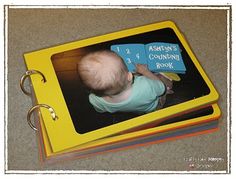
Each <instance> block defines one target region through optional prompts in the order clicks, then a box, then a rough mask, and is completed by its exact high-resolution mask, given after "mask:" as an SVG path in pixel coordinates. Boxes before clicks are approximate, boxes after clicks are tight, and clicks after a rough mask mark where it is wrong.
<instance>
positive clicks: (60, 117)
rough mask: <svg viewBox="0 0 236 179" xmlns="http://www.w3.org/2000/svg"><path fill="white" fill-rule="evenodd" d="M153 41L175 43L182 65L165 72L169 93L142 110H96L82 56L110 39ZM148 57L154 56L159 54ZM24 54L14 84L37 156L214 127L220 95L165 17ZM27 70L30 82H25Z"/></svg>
mask: <svg viewBox="0 0 236 179" xmlns="http://www.w3.org/2000/svg"><path fill="white" fill-rule="evenodd" d="M153 42H155V44H163V43H165V44H175V46H176V45H177V46H178V47H179V49H180V53H181V59H182V60H183V62H182V63H183V64H184V67H185V69H184V72H183V73H179V74H178V75H173V74H172V75H170V74H169V73H165V72H164V75H167V76H169V77H173V78H174V80H175V81H174V84H173V91H174V93H173V94H171V95H168V96H167V99H166V103H165V105H164V106H163V108H162V109H159V110H157V111H155V112H150V113H147V114H140V113H135V112H129V113H127V112H122V113H121V112H118V113H117V112H116V113H108V112H106V113H98V112H96V110H95V109H94V108H93V107H92V105H91V104H90V103H89V100H88V95H89V92H88V91H87V90H86V89H85V88H84V87H83V85H82V84H81V82H80V79H79V77H78V74H77V63H78V61H79V60H80V59H81V57H83V56H84V55H86V54H87V53H89V52H93V51H97V50H105V49H111V47H114V46H117V45H123V44H125V45H127V44H151V43H153ZM119 47H120V46H119ZM166 50H168V49H167V48H166ZM155 57H157V58H160V56H158V54H157V55H156V56H155ZM24 58H25V63H26V68H27V71H26V73H25V74H24V75H23V76H22V78H21V88H22V90H23V92H24V93H25V94H27V95H29V96H31V97H32V99H33V105H34V106H33V107H32V108H31V109H29V111H28V116H27V121H28V123H29V125H30V127H31V128H32V129H33V130H35V131H36V133H37V136H38V143H39V154H40V159H41V161H42V162H50V163H53V162H58V161H65V160H69V159H77V158H82V157H87V156H92V155H96V154H101V153H105V152H112V151H117V150H123V149H129V148H133V147H137V146H144V145H148V144H154V143H160V142H163V141H169V140H173V139H179V138H182V137H187V136H193V135H199V134H204V133H208V132H213V131H216V130H217V129H218V119H219V117H220V109H219V107H218V105H217V100H218V98H219V95H218V93H217V91H216V89H215V88H214V86H213V84H212V83H211V81H210V80H209V78H208V77H207V75H206V73H205V71H204V70H203V68H202V67H201V65H200V64H199V62H198V60H197V59H196V57H195V55H194V54H193V52H192V50H191V49H190V46H189V45H188V43H187V42H186V40H185V38H184V37H183V35H182V34H181V33H180V31H179V30H178V28H177V26H176V25H175V24H174V23H173V22H171V21H164V22H159V23H154V24H149V25H145V26H141V27H136V28H131V29H126V30H122V31H118V32H114V33H109V34H105V35H101V36H97V37H92V38H88V39H84V40H79V41H75V42H71V43H67V44H63V45H59V46H55V47H51V48H47V49H43V50H38V51H34V52H30V53H26V54H24ZM163 58H164V57H163ZM28 77H29V79H30V81H31V84H32V86H31V90H27V88H26V87H25V85H24V81H25V80H26V79H27V78H28ZM33 114H34V118H33V116H32V115H33ZM32 119H34V121H33V120H32Z"/></svg>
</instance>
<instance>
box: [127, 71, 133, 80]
mask: <svg viewBox="0 0 236 179" xmlns="http://www.w3.org/2000/svg"><path fill="white" fill-rule="evenodd" d="M127 78H128V81H133V74H132V73H131V72H128V75H127Z"/></svg>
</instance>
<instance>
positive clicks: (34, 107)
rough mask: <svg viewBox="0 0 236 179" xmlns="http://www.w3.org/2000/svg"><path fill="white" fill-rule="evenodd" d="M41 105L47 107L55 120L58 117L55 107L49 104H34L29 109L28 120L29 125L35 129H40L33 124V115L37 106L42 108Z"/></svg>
mask: <svg viewBox="0 0 236 179" xmlns="http://www.w3.org/2000/svg"><path fill="white" fill-rule="evenodd" d="M40 107H44V108H47V109H48V110H49V112H50V114H51V116H52V119H53V120H54V121H55V120H57V119H58V117H57V115H56V113H55V111H54V109H53V108H52V107H50V106H48V105H47V104H37V105H35V106H33V107H32V108H31V109H30V110H29V111H28V114H27V122H28V124H29V126H30V127H31V128H32V129H33V130H35V131H38V129H37V128H36V127H35V126H34V125H33V124H32V122H31V115H32V114H33V112H34V110H35V109H37V108H40Z"/></svg>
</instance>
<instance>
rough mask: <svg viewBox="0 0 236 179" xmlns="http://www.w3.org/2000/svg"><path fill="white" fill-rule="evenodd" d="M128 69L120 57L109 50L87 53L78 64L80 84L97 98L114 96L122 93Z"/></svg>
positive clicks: (125, 84)
mask: <svg viewBox="0 0 236 179" xmlns="http://www.w3.org/2000/svg"><path fill="white" fill-rule="evenodd" d="M127 73H128V69H127V67H126V65H125V64H124V62H123V60H122V59H121V57H120V56H118V55H117V54H116V53H115V52H112V51H109V50H100V51H95V52H91V53H88V54H87V55H85V56H84V57H82V58H81V59H80V60H79V62H78V74H79V77H80V79H81V81H82V83H83V84H84V85H85V86H86V87H87V88H88V89H89V90H90V91H91V92H92V93H94V94H96V95H97V96H105V95H108V96H109V95H115V94H119V93H120V92H121V91H123V90H124V89H125V88H126V86H127V84H128V82H127Z"/></svg>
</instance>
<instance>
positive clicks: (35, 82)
mask: <svg viewBox="0 0 236 179" xmlns="http://www.w3.org/2000/svg"><path fill="white" fill-rule="evenodd" d="M163 28H171V29H172V30H173V31H174V32H175V34H176V36H177V37H178V39H179V40H180V42H181V43H182V45H183V47H184V48H185V50H186V52H187V53H188V55H189V56H190V57H191V60H192V62H193V63H194V65H195V66H196V68H197V69H198V71H199V73H200V74H201V76H202V78H203V79H204V81H205V82H206V84H207V86H208V88H209V89H210V93H209V94H207V95H205V96H202V97H199V98H196V99H193V100H189V101H186V102H184V103H181V104H177V105H174V106H170V107H168V108H164V109H161V110H159V111H156V112H152V113H149V114H145V115H142V116H138V117H135V118H132V119H129V120H126V121H124V122H120V123H117V124H114V125H110V126H107V127H104V128H100V129H97V130H94V131H90V132H87V133H84V134H79V133H77V132H76V131H75V128H74V126H73V123H72V120H71V116H70V113H69V111H68V108H67V105H66V102H65V99H64V97H63V93H62V91H61V89H60V85H59V82H58V79H57V76H56V74H55V70H54V68H53V64H52V61H51V57H52V56H53V55H54V54H57V53H61V52H65V51H69V50H73V49H78V48H82V47H86V46H90V45H94V44H99V43H101V42H106V41H111V40H115V39H119V38H124V37H129V36H132V35H136V34H142V33H145V32H150V31H153V30H158V29H163ZM24 58H25V63H26V67H27V69H28V70H37V71H39V72H41V73H42V74H43V75H44V77H45V81H46V82H42V77H41V76H39V75H31V76H30V79H31V82H32V87H33V90H34V93H35V97H36V100H37V103H38V104H47V105H49V106H51V107H52V108H53V109H54V111H55V113H56V115H57V117H58V119H57V120H52V117H51V116H50V115H49V112H48V110H47V109H44V108H40V113H41V115H42V119H43V123H44V125H45V130H46V131H45V132H46V133H47V136H48V140H49V141H50V145H51V148H52V151H53V152H59V151H63V150H66V149H69V148H73V147H74V146H77V145H81V144H85V143H87V142H90V141H94V140H97V139H100V138H104V137H106V136H111V135H114V134H118V133H120V132H122V131H126V130H129V129H132V128H136V127H139V126H142V125H145V124H149V123H152V122H153V121H157V120H159V119H163V118H166V117H168V116H173V115H176V114H178V113H181V112H184V111H188V110H192V109H194V108H198V107H201V106H203V105H207V104H211V103H213V102H215V101H216V100H217V99H218V97H219V95H218V93H217V91H216V90H215V88H214V86H213V84H212V83H211V82H210V80H209V79H208V77H207V75H206V73H205V72H204V70H203V69H202V67H201V65H200V64H199V62H198V60H197V59H196V57H195V56H194V54H193V52H192V51H191V49H190V47H189V45H188V44H187V42H186V40H185V39H184V37H183V35H182V34H181V33H180V31H179V30H178V28H177V27H176V25H175V24H174V23H173V22H171V21H165V22H160V23H154V24H150V25H145V26H141V27H136V28H131V29H127V30H122V31H118V32H114V33H109V34H106V35H101V36H97V37H92V38H88V39H84V40H79V41H75V42H71V43H67V44H63V45H59V46H55V47H51V48H47V49H43V50H39V51H35V52H30V53H26V54H24Z"/></svg>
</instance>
